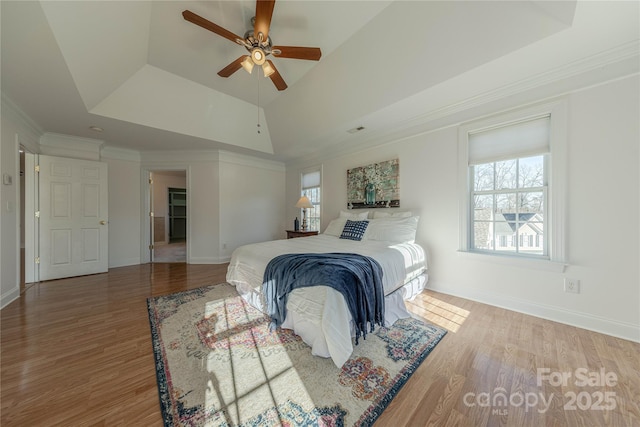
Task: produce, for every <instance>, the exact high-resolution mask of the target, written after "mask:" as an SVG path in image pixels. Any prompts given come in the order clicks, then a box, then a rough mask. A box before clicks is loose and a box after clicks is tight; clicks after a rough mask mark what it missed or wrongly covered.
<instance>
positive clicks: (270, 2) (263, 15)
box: [253, 0, 276, 41]
mask: <svg viewBox="0 0 640 427" xmlns="http://www.w3.org/2000/svg"><path fill="white" fill-rule="evenodd" d="M275 4H276V0H256V22H255V24H253V36H254V37H255V38H256V39H258V34H259V33H262V34H263V37H262V40H263V41H266V40H267V37H268V36H269V27H270V26H271V16H273V7H274V6H275Z"/></svg>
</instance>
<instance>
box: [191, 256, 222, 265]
mask: <svg viewBox="0 0 640 427" xmlns="http://www.w3.org/2000/svg"><path fill="white" fill-rule="evenodd" d="M225 262H229V258H213V257H189V259H188V260H187V263H189V264H224V263H225Z"/></svg>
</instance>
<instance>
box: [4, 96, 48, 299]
mask: <svg viewBox="0 0 640 427" xmlns="http://www.w3.org/2000/svg"><path fill="white" fill-rule="evenodd" d="M1 129H2V130H1V133H0V139H1V141H0V142H1V144H0V175H4V174H5V173H6V174H9V175H10V176H11V178H12V180H13V183H12V184H11V185H4V184H0V308H1V307H4V306H5V305H7V304H8V303H10V302H11V301H13V300H14V299H16V298H18V296H19V295H20V265H19V263H20V253H19V250H20V236H19V233H20V231H19V230H20V220H19V218H20V216H21V215H22V212H20V188H19V187H20V177H19V161H18V159H19V157H18V149H19V146H20V144H22V145H24V146H25V147H27V148H28V149H29V150H30V151H32V152H34V153H35V152H38V143H37V141H38V137H39V134H40V133H41V131H40V130H39V129H38V128H37V127H36V126H35V124H34V123H32V122H30V120H29V118H28V117H26V116H24V114H23V113H22V112H21V111H20V110H18V109H17V108H16V107H15V106H14V105H13V104H12V103H11V102H10V101H9V100H8V99H6V98H5V97H4V96H3V97H2V108H1Z"/></svg>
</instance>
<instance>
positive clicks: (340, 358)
mask: <svg viewBox="0 0 640 427" xmlns="http://www.w3.org/2000/svg"><path fill="white" fill-rule="evenodd" d="M355 215H358V216H355ZM365 215H367V213H366V212H362V213H359V214H352V213H350V212H349V211H345V212H343V213H341V217H339V218H336V219H335V220H333V221H331V223H330V224H329V226H328V227H327V229H326V230H325V232H324V233H322V234H319V235H317V236H311V237H304V238H296V239H285V240H274V241H269V242H263V243H255V244H249V245H245V246H241V247H239V248H238V249H236V250H235V251H234V252H233V254H232V256H231V261H230V263H229V267H228V270H227V282H229V283H230V284H232V285H235V286H236V289H237V291H238V293H239V294H240V295H241V296H242V297H243V298H244V299H245V301H247V302H248V303H249V304H250V305H252V306H254V307H256V308H257V309H259V310H261V311H263V312H265V313H266V312H267V310H266V307H267V304H266V301H265V299H264V295H263V292H262V282H263V275H264V272H265V269H266V267H267V264H268V263H269V261H271V259H273V258H274V257H276V256H278V255H282V254H291V253H294V254H296V253H330V252H333V253H357V254H361V255H365V256H368V257H371V258H373V259H374V260H376V261H377V262H378V263H379V264H380V266H381V267H382V271H383V277H382V285H383V289H384V295H385V316H384V323H385V325H386V326H389V325H392V324H393V323H394V322H395V321H396V320H398V319H400V318H406V317H410V315H409V312H408V311H407V310H406V307H405V304H404V300H407V299H411V298H414V297H415V296H416V295H417V294H419V293H420V292H422V290H423V289H424V288H425V285H426V283H427V279H428V275H427V264H426V256H425V251H424V249H423V248H422V247H421V246H420V245H418V244H416V243H415V242H414V240H415V232H416V228H417V223H418V217H417V216H407V215H406V214H403V216H402V217H391V216H390V217H383V218H380V217H378V218H376V217H374V218H372V219H369V218H367V217H366V216H365ZM398 215H399V214H398ZM347 221H350V223H351V222H353V221H358V222H360V221H368V226H367V230H366V231H364V233H363V234H362V236H361V240H351V239H348V238H341V237H344V236H343V232H344V230H345V226H346V225H347ZM282 327H283V328H288V329H292V330H293V331H294V332H295V333H296V334H297V335H299V336H300V337H301V338H302V339H303V341H304V342H306V343H307V344H308V345H309V346H310V347H311V351H312V354H314V355H317V356H321V357H330V358H332V360H333V362H334V363H335V364H336V366H338V367H341V366H342V365H343V364H344V362H345V361H346V360H347V359H348V358H349V356H350V355H351V352H352V351H353V342H352V336H353V332H354V328H353V325H352V322H351V314H350V312H349V310H348V308H347V304H346V302H345V300H344V297H343V296H342V294H341V293H340V292H338V291H336V290H334V289H332V288H329V287H327V286H312V287H306V288H300V289H295V290H293V291H292V292H291V293H290V294H289V298H288V302H287V315H286V318H285V320H284V323H283V324H282Z"/></svg>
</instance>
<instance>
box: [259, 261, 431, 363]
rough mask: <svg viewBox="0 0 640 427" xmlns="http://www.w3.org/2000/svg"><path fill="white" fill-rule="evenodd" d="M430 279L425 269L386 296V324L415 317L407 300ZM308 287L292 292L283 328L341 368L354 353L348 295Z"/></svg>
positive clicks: (317, 287) (320, 287)
mask: <svg viewBox="0 0 640 427" xmlns="http://www.w3.org/2000/svg"><path fill="white" fill-rule="evenodd" d="M427 281H428V275H427V273H426V272H424V273H422V274H421V275H419V276H418V277H415V278H414V279H413V280H411V281H409V282H408V283H406V284H405V285H404V286H402V287H400V288H398V289H396V290H395V291H394V292H392V293H390V294H389V295H387V296H385V299H384V302H385V326H391V325H393V324H394V323H395V322H396V320H398V319H404V318H407V317H411V314H410V313H409V312H408V311H407V308H406V306H405V303H404V301H405V300H411V299H413V298H415V297H416V295H418V294H419V293H420V292H422V291H423V290H424V289H425V287H426V284H427ZM305 289H306V290H305V295H304V297H301V296H300V295H299V293H298V292H297V291H299V290H294V291H293V292H291V294H290V295H289V301H288V303H287V318H286V319H285V321H284V323H283V324H282V327H283V328H286V329H292V330H293V331H294V332H295V333H296V334H297V335H299V336H300V337H301V338H302V340H303V341H304V342H305V343H307V344H308V345H309V346H310V347H311V353H312V354H313V355H315V356H320V357H330V358H332V359H333V362H334V363H335V364H336V366H338V367H341V366H342V365H343V364H344V362H346V361H347V360H348V359H349V357H350V356H351V353H352V352H353V342H352V339H351V338H352V337H353V336H354V333H355V330H354V328H353V325H352V322H351V313H349V309H348V308H347V304H346V303H345V301H344V297H343V296H342V294H340V293H339V292H337V291H335V290H334V289H331V288H328V287H326V286H313V287H310V288H305ZM249 302H250V301H249Z"/></svg>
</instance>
